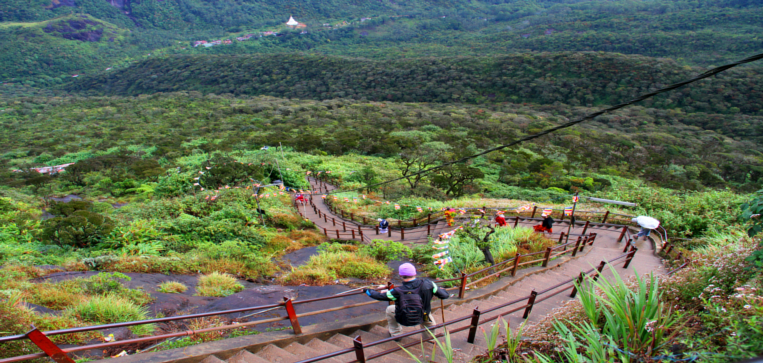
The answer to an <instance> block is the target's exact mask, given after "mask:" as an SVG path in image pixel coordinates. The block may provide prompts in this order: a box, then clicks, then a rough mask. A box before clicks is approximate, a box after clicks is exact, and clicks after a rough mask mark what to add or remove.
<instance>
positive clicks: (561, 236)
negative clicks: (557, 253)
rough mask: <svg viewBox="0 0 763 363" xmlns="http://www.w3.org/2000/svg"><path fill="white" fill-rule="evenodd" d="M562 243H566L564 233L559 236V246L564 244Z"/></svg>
mask: <svg viewBox="0 0 763 363" xmlns="http://www.w3.org/2000/svg"><path fill="white" fill-rule="evenodd" d="M562 241H564V232H562V233H560V234H559V242H557V244H562Z"/></svg>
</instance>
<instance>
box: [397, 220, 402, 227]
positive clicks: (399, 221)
mask: <svg viewBox="0 0 763 363" xmlns="http://www.w3.org/2000/svg"><path fill="white" fill-rule="evenodd" d="M397 226H398V227H399V228H402V226H403V221H401V220H399V219H398V220H397Z"/></svg>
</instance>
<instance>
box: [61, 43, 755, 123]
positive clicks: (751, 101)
mask: <svg viewBox="0 0 763 363" xmlns="http://www.w3.org/2000/svg"><path fill="white" fill-rule="evenodd" d="M702 71H704V69H702V68H690V67H682V66H680V65H679V64H677V63H675V62H674V61H671V60H667V59H656V58H647V57H641V56H624V55H618V54H613V53H605V54H602V53H540V54H521V55H507V56H497V57H479V58H474V57H458V58H427V59H411V60H407V59H403V60H387V61H371V60H367V59H360V58H340V57H329V56H318V55H284V54H279V55H236V56H184V57H164V58H156V59H149V60H146V61H143V62H141V63H139V64H136V65H135V66H133V67H130V68H126V69H122V70H118V71H113V72H109V73H104V74H100V75H94V76H90V77H84V78H82V79H76V80H74V81H72V82H70V83H68V84H67V85H66V87H65V88H66V89H67V90H68V91H78V92H82V91H91V92H92V91H94V92H96V93H98V94H107V95H123V96H124V95H138V94H151V93H156V92H172V91H176V90H178V89H179V88H178V85H179V84H182V85H183V88H182V89H183V90H187V91H191V90H194V91H200V92H203V93H216V94H221V93H230V94H234V95H245V94H248V95H272V96H278V97H288V98H302V99H320V100H326V99H335V98H352V99H357V100H370V101H377V102H387V101H393V102H447V103H449V102H464V103H488V102H490V103H493V102H517V103H519V102H535V103H543V104H554V103H558V102H561V103H566V104H569V105H572V106H585V105H588V106H589V107H590V106H598V105H604V104H616V103H619V102H622V101H625V100H628V99H632V98H635V97H636V96H637V95H640V94H643V93H646V92H647V91H649V90H652V89H654V88H656V87H655V86H657V85H658V84H661V85H665V84H671V83H677V82H679V81H683V80H685V79H688V78H690V76H691V75H694V74H697V73H701V72H702ZM623 74H627V75H628V78H625V79H624V78H623ZM581 75H585V76H584V77H582V76H581ZM760 78H761V74H760V72H759V70H758V69H756V68H753V69H742V70H732V71H729V72H727V73H724V74H722V75H719V76H718V77H717V78H713V79H711V80H707V81H704V82H701V83H698V84H695V85H693V86H692V88H686V89H683V90H681V91H678V92H674V93H671V94H670V95H669V96H661V97H657V98H655V99H653V100H649V101H645V102H644V105H645V106H648V107H655V108H664V109H677V108H681V109H682V110H684V111H685V112H689V113H694V112H711V113H729V114H734V113H740V112H741V113H743V114H749V115H755V114H758V115H760V112H761V111H760V110H761V109H763V104H761V103H760V97H759V95H760V94H761V92H763V91H762V90H761V89H760V87H759V84H760V83H761V82H749V81H750V80H755V79H760ZM718 88H722V89H724V90H726V91H727V93H725V92H721V93H719V92H714V91H713V90H716V89H718ZM687 96H688V97H687ZM285 116H288V115H285Z"/></svg>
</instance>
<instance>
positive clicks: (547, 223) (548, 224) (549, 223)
mask: <svg viewBox="0 0 763 363" xmlns="http://www.w3.org/2000/svg"><path fill="white" fill-rule="evenodd" d="M544 217H545V218H543V223H541V226H543V228H545V230H546V231H548V233H553V230H552V228H554V219H553V218H551V215H550V214H546V215H545V216H544Z"/></svg>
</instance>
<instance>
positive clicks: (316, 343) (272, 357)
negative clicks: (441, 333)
mask: <svg viewBox="0 0 763 363" xmlns="http://www.w3.org/2000/svg"><path fill="white" fill-rule="evenodd" d="M357 336H360V337H361V340H362V341H363V342H373V341H377V340H382V339H385V338H389V332H387V329H386V328H384V327H381V326H378V325H375V326H373V327H372V328H371V329H369V330H368V331H366V330H356V331H354V332H352V333H350V334H349V335H344V334H335V335H333V336H331V337H330V338H329V339H326V340H320V339H317V338H315V339H313V340H311V341H309V342H308V343H307V344H300V343H297V342H293V343H291V344H289V345H287V346H285V347H283V348H280V347H277V346H275V345H273V344H271V345H268V346H266V347H264V348H263V349H262V350H260V351H258V352H257V353H252V352H249V351H247V350H242V351H240V352H238V353H236V354H235V355H234V356H232V357H230V358H228V359H226V360H223V359H220V358H218V357H215V356H210V357H207V358H206V359H204V360H203V361H202V363H221V362H230V363H265V362H275V363H294V362H298V361H301V360H305V359H310V358H313V357H317V356H320V355H324V354H328V353H332V352H336V351H339V350H342V349H345V348H347V347H352V346H353V342H352V341H353V338H354V337H357ZM416 342H418V343H419V344H416V345H414V346H411V347H409V348H406V349H407V350H408V351H409V352H411V353H412V354H414V355H416V357H418V359H419V360H421V361H422V362H428V361H430V360H432V361H434V362H438V363H439V362H447V361H446V360H445V358H444V357H443V356H442V353H441V352H440V351H439V348H437V350H436V354H435V355H434V356H432V348H434V344H432V343H431V342H424V344H423V347H424V351H422V350H421V347H422V345H421V344H420V340H419V339H418V338H415V339H414V338H412V337H408V338H403V339H402V340H401V341H400V342H399V343H398V342H387V343H384V344H381V345H377V346H374V347H371V348H366V349H364V352H365V354H366V356H369V355H371V354H375V353H379V352H382V351H385V350H388V349H392V348H397V347H398V344H401V345H402V344H407V343H416ZM464 344H466V345H470V346H471V345H472V344H469V343H466V342H464ZM477 349H481V348H476V347H475V348H474V349H472V348H469V350H470V351H471V350H477ZM455 353H456V357H457V358H458V361H459V362H468V361H469V360H470V358H471V357H470V356H468V355H467V354H464V353H461V352H458V351H456V352H455ZM355 359H356V358H355V353H345V354H342V355H339V356H336V357H333V358H329V359H324V360H322V361H321V362H326V363H341V362H350V361H353V360H355ZM372 361H373V362H379V363H404V362H415V361H414V360H413V359H411V357H410V355H408V353H406V352H404V351H403V350H398V351H396V352H394V353H390V354H388V355H385V356H382V357H379V358H377V359H374V360H372Z"/></svg>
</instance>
